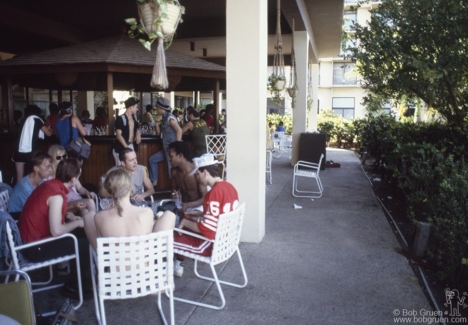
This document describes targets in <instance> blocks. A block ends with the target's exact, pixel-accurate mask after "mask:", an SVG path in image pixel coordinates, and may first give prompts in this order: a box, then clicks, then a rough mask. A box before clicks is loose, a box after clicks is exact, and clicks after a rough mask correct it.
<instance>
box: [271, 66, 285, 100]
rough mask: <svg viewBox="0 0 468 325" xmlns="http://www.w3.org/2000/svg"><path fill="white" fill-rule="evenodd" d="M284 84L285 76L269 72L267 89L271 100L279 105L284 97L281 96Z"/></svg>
mask: <svg viewBox="0 0 468 325" xmlns="http://www.w3.org/2000/svg"><path fill="white" fill-rule="evenodd" d="M285 85H286V78H285V77H284V76H280V75H276V74H271V75H270V76H269V77H268V84H267V87H268V91H269V92H270V94H271V99H272V100H273V102H274V103H275V104H276V105H278V106H280V105H281V103H282V101H283V99H284V97H283V96H282V91H283V89H284V86H285Z"/></svg>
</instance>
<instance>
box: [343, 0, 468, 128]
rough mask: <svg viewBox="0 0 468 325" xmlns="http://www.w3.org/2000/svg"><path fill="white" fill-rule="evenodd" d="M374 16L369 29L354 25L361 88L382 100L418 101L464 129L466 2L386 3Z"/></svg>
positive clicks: (393, 0)
mask: <svg viewBox="0 0 468 325" xmlns="http://www.w3.org/2000/svg"><path fill="white" fill-rule="evenodd" d="M365 2H367V1H365ZM359 5H362V3H361V4H359ZM371 14H372V18H371V21H370V22H369V24H368V25H367V26H361V25H359V24H357V25H355V30H356V39H357V45H356V47H354V48H350V50H351V52H352V53H353V54H352V59H353V61H355V62H357V69H358V72H359V74H360V75H361V76H362V78H363V79H362V86H363V88H365V89H366V90H368V91H369V92H370V93H374V94H376V95H379V96H382V97H384V98H396V99H400V98H401V97H402V96H406V97H407V98H414V97H418V98H420V99H422V100H423V101H424V102H425V103H426V104H427V105H428V106H429V107H432V108H434V109H435V110H437V111H438V112H439V114H440V115H441V116H443V117H444V118H445V119H446V121H447V123H449V124H450V125H452V126H455V127H459V128H460V129H462V127H463V120H464V119H465V118H466V117H467V115H468V87H467V85H468V24H467V21H468V2H467V1H464V0H383V1H382V4H381V5H380V6H379V7H378V8H376V9H374V10H372V13H371Z"/></svg>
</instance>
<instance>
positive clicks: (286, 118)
mask: <svg viewBox="0 0 468 325" xmlns="http://www.w3.org/2000/svg"><path fill="white" fill-rule="evenodd" d="M279 122H283V125H284V128H285V129H286V131H285V133H286V134H291V133H292V115H279V114H268V115H267V125H268V124H269V123H273V125H274V126H275V129H276V127H277V126H278V124H279Z"/></svg>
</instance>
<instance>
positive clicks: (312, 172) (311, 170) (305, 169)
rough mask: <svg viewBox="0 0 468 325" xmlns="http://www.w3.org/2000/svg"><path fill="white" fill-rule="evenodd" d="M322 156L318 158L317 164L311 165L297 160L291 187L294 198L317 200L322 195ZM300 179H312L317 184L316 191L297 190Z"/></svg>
mask: <svg viewBox="0 0 468 325" xmlns="http://www.w3.org/2000/svg"><path fill="white" fill-rule="evenodd" d="M322 160H323V154H322V155H321V156H320V160H319V162H318V163H311V162H307V161H303V160H299V161H298V162H297V163H296V165H294V176H293V187H292V195H293V196H295V197H305V198H311V199H318V198H320V197H321V196H322V194H323V186H322V181H321V180H320V175H319V174H320V166H321V164H322ZM301 178H306V179H307V178H313V179H315V180H316V182H317V187H318V189H317V190H316V191H312V190H310V189H309V190H306V189H304V188H302V189H299V186H298V183H299V179H301Z"/></svg>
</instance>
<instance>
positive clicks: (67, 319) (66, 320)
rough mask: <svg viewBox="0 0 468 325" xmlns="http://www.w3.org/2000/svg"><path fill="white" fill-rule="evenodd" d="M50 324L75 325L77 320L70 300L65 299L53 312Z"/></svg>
mask: <svg viewBox="0 0 468 325" xmlns="http://www.w3.org/2000/svg"><path fill="white" fill-rule="evenodd" d="M50 324H51V325H76V324H78V320H77V319H76V317H75V306H73V304H72V303H70V300H69V299H67V300H65V303H64V304H63V306H62V307H61V308H60V309H59V310H58V311H57V314H55V317H54V320H53V321H52V323H50Z"/></svg>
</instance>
